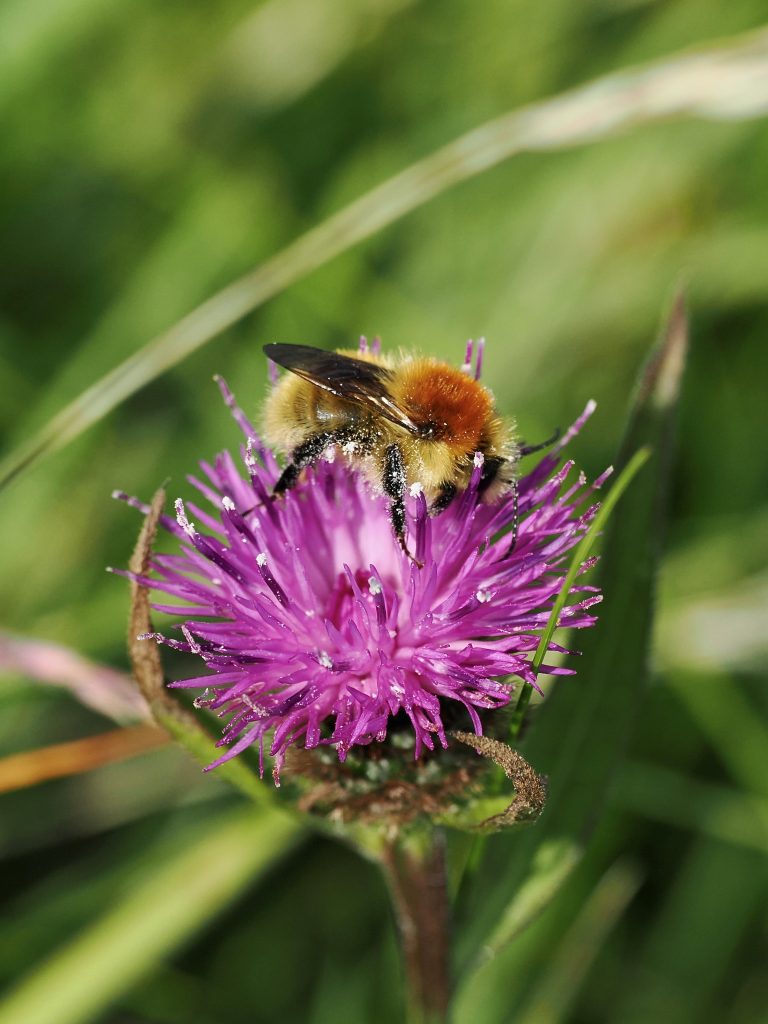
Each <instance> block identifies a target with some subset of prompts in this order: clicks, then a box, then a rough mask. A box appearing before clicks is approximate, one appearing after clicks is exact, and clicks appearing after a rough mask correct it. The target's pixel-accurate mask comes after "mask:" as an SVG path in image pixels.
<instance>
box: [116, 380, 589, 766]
mask: <svg viewBox="0 0 768 1024" xmlns="http://www.w3.org/2000/svg"><path fill="white" fill-rule="evenodd" d="M220 388H221V391H222V394H223V396H224V399H225V401H226V403H227V405H228V406H229V407H230V409H231V411H232V413H233V415H234V417H235V419H236V421H237V423H238V425H239V427H240V428H241V430H242V431H243V434H244V435H245V443H244V444H243V446H242V447H241V450H240V459H239V460H237V459H236V458H234V457H233V456H232V455H231V454H230V453H229V452H228V451H225V452H223V453H222V454H220V455H219V456H218V457H217V458H216V460H215V462H214V463H213V464H209V463H207V462H203V463H201V467H202V471H203V475H204V478H202V479H197V478H194V477H190V478H189V479H190V482H191V483H192V484H193V485H194V486H195V487H196V488H197V490H198V491H199V492H200V494H201V495H202V496H203V498H204V499H205V500H206V502H207V503H208V505H209V506H210V507H208V508H203V507H199V506H198V505H196V504H194V503H192V502H188V503H187V504H186V505H185V504H184V503H183V502H182V501H181V500H178V501H177V502H176V518H175V520H174V519H172V518H170V517H164V519H163V525H164V526H165V527H166V528H167V529H168V530H169V531H170V532H171V533H173V534H175V535H176V537H177V538H178V540H179V542H180V550H179V551H178V553H175V554H156V555H155V556H154V558H153V562H152V572H151V574H150V575H148V576H147V577H142V578H141V582H142V583H144V584H145V585H147V586H149V587H151V588H152V590H153V591H154V592H155V593H156V594H157V593H159V594H165V595H167V598H170V601H169V600H167V599H165V600H156V601H155V603H154V607H155V608H156V609H157V610H158V611H161V612H165V613H168V614H170V615H173V616H181V617H182V618H183V619H184V623H183V625H181V627H180V628H181V637H182V638H172V637H168V636H165V635H164V634H160V633H155V634H151V637H152V638H153V639H155V640H157V641H158V642H160V643H163V644H166V645H168V646H169V647H172V648H175V649H177V650H182V651H186V652H189V653H192V654H194V655H197V656H198V657H199V658H200V659H201V661H202V662H203V664H204V669H205V671H204V673H203V674H201V675H199V676H195V677H193V678H189V679H184V680H181V681H179V682H174V683H171V684H170V685H171V686H176V687H189V688H194V689H201V690H203V691H204V692H203V693H202V695H200V696H198V697H197V699H196V701H195V703H196V705H197V706H198V707H206V708H209V709H212V710H215V711H218V713H219V715H220V717H222V718H225V719H226V725H225V728H224V732H223V735H222V738H221V739H220V741H219V746H221V747H223V748H224V750H223V753H222V755H221V757H220V758H218V759H217V760H216V761H215V762H214V763H213V764H212V765H210V766H209V767H211V768H213V767H216V765H218V764H221V763H222V762H223V761H226V760H228V759H229V758H231V757H233V756H235V755H236V754H238V753H239V752H241V751H242V750H244V749H245V748H246V747H248V746H250V745H251V744H253V743H256V744H257V745H258V746H259V749H260V751H261V755H262V758H263V754H264V750H265V745H266V747H267V750H268V752H269V753H270V754H271V755H272V756H273V757H274V759H275V769H276V773H278V772H279V769H280V765H281V764H282V762H283V760H284V758H285V755H286V752H287V751H288V749H289V748H290V747H291V746H292V745H297V746H299V747H304V748H307V749H311V748H314V747H317V746H319V745H331V746H333V747H334V748H335V749H336V751H337V754H338V758H339V760H341V761H343V760H344V759H345V758H346V757H347V754H348V752H349V751H350V749H351V748H353V747H355V746H356V745H357V746H364V745H367V744H371V743H376V742H378V743H381V742H383V741H385V740H386V739H387V737H388V735H390V734H391V733H393V732H394V733H396V735H397V738H398V741H399V743H400V745H401V746H402V745H408V744H411V745H412V746H413V751H414V756H415V757H416V758H418V757H419V756H420V755H421V754H422V753H423V752H424V750H425V749H426V750H433V749H435V746H436V744H437V743H439V744H441V745H442V746H443V747H446V746H447V745H448V736H447V730H448V729H449V728H453V727H454V726H460V727H466V726H467V725H471V728H472V729H473V730H474V732H475V733H477V734H481V733H482V732H483V727H484V719H485V718H486V717H487V715H488V713H489V712H492V711H493V710H494V709H497V708H502V707H504V706H506V705H508V704H509V702H510V700H511V698H512V695H513V693H514V691H515V686H516V683H517V682H518V681H520V680H522V681H524V682H527V683H530V684H531V685H533V686H536V677H535V673H534V672H533V670H532V668H531V664H530V661H531V657H532V654H533V652H534V651H535V649H536V646H537V644H538V635H537V630H540V629H541V628H542V627H543V626H544V625H545V624H546V621H547V619H548V617H549V613H550V609H551V607H552V603H553V602H554V600H555V597H556V596H557V594H558V592H559V590H560V587H561V585H562V582H563V579H564V576H565V573H566V571H567V568H568V558H567V555H568V552H569V550H570V549H571V548H573V546H574V545H575V544H576V543H577V542H578V541H579V539H580V538H581V536H582V535H583V534H584V531H585V530H586V529H587V527H588V524H589V522H590V520H591V519H592V517H593V515H594V513H595V510H596V506H591V507H589V508H586V509H585V508H584V505H585V502H586V500H587V499H588V498H589V496H590V494H591V492H592V490H593V489H594V487H596V486H599V484H600V482H601V480H599V481H597V482H596V484H595V485H593V487H591V488H590V487H587V485H586V482H585V480H584V478H583V477H579V479H578V481H577V482H575V483H572V482H570V478H571V474H572V470H573V463H572V462H566V463H565V464H564V465H562V466H561V467H560V468H559V469H558V468H557V467H558V465H559V462H560V453H561V451H562V449H563V447H564V445H565V444H566V443H567V442H568V441H569V440H570V439H571V438H572V437H573V435H574V434H575V433H576V432H577V431H578V430H579V429H580V427H581V426H582V424H583V422H584V421H585V420H586V418H587V417H588V416H589V415H590V413H591V411H592V408H593V406H592V404H590V405H589V406H588V407H587V409H586V410H585V412H584V414H583V415H582V416H581V417H580V418H579V419H578V420H577V421H576V423H575V424H574V426H573V427H572V428H571V429H570V430H569V431H568V432H567V434H566V435H565V437H564V438H563V439H562V440H561V441H560V442H559V444H558V445H557V446H556V447H555V448H553V449H552V451H551V452H550V453H549V454H548V455H546V456H545V457H544V458H542V459H541V461H540V462H539V463H538V465H536V466H535V467H534V468H533V469H532V470H531V471H530V472H529V473H528V474H527V475H525V476H522V477H521V478H520V480H519V483H518V487H517V496H516V497H515V496H514V495H513V494H511V493H510V494H508V495H506V496H505V497H504V498H502V499H501V500H500V501H499V502H497V503H495V504H484V503H483V502H481V501H479V500H478V486H479V483H480V479H481V473H482V456H481V455H480V454H478V456H477V457H476V458H475V470H474V475H473V477H472V480H471V482H470V485H469V487H468V488H467V490H466V491H464V492H463V493H461V494H459V496H458V497H457V498H456V499H455V501H454V502H453V503H452V504H451V505H450V506H449V507H448V508H447V509H446V510H445V511H444V512H443V513H442V514H441V515H440V516H438V517H435V518H432V517H430V516H429V515H428V512H427V504H426V501H425V498H424V495H423V493H420V490H419V488H418V487H416V488H412V489H411V495H410V497H409V508H408V519H409V522H408V528H409V533H410V541H409V543H410V545H411V548H412V550H413V551H414V553H415V556H416V559H417V560H418V562H419V563H421V566H420V565H418V564H415V563H414V561H412V560H409V559H408V557H407V556H406V554H405V553H404V552H403V550H402V549H401V547H400V545H399V544H398V542H397V539H396V538H395V536H394V534H393V531H392V528H391V524H390V521H389V516H388V508H387V501H386V499H385V498H383V497H381V496H380V495H377V494H375V493H374V492H373V491H372V490H371V489H370V487H369V485H368V484H367V483H366V482H365V481H364V479H363V478H362V477H361V475H360V474H359V473H358V472H356V471H355V470H354V469H352V468H351V467H350V465H349V464H348V463H347V462H346V461H345V460H344V459H343V458H337V459H332V460H331V459H325V460H322V461H320V462H319V463H318V464H317V465H316V467H315V468H314V469H312V470H309V471H308V472H307V473H306V474H305V476H304V478H303V479H302V480H301V481H300V482H299V483H298V484H297V486H296V487H295V488H294V489H293V490H292V491H291V492H290V493H288V494H287V495H286V496H285V497H284V498H280V499H273V498H272V496H271V491H272V487H273V486H274V484H275V481H276V480H277V479H278V477H279V475H280V469H279V467H278V464H277V462H276V461H275V459H274V456H273V455H272V453H271V452H270V451H268V450H266V449H265V448H264V447H263V446H262V445H261V442H260V441H259V439H258V438H257V436H256V433H255V431H254V428H253V426H252V425H251V423H250V422H249V421H248V419H247V418H246V417H245V415H244V414H243V413H242V411H241V410H240V409H239V408H238V407H237V406H236V404H235V401H234V399H233V397H232V395H231V393H230V392H229V390H228V388H227V386H226V385H225V384H224V383H223V382H220ZM121 496H122V497H125V496H124V495H121ZM128 500H130V501H131V503H133V504H138V503H137V502H134V501H133V499H128ZM140 507H143V506H140ZM516 521H517V522H518V525H517V538H516V542H515V544H514V547H513V548H512V549H510V540H509V536H507V537H506V538H505V536H504V534H508V533H509V531H510V529H512V528H513V524H515V522H516ZM575 589H576V590H577V591H578V592H579V593H577V594H576V595H575V600H572V602H571V603H570V604H568V605H566V607H565V609H564V611H563V613H562V615H561V618H560V625H563V626H568V627H572V628H579V627H584V626H590V625H592V624H593V622H594V621H595V619H594V616H593V615H592V614H591V613H590V612H589V608H590V607H591V606H592V605H593V604H595V603H596V602H597V601H599V600H600V595H599V594H598V593H597V592H596V590H595V589H594V588H593V587H588V586H584V585H580V586H579V587H577V588H575ZM550 649H551V650H555V651H562V650H563V648H561V647H559V646H558V645H556V644H555V643H552V644H550ZM541 671H543V672H549V673H553V674H554V673H557V674H565V673H570V672H571V671H572V670H570V669H568V668H564V667H560V666H559V667H556V666H548V665H544V666H542V669H541ZM404 726H405V728H403V727H404Z"/></svg>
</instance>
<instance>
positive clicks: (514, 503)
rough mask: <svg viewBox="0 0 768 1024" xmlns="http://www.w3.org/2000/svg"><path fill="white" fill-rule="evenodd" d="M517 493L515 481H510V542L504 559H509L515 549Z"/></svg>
mask: <svg viewBox="0 0 768 1024" xmlns="http://www.w3.org/2000/svg"><path fill="white" fill-rule="evenodd" d="M518 498H519V491H518V486H517V480H513V481H512V540H511V541H510V543H509V547H508V548H507V552H506V554H505V555H504V557H505V558H509V556H510V555H511V554H512V552H513V551H514V550H515V548H516V547H517V527H518V523H519V518H520V517H519V503H518Z"/></svg>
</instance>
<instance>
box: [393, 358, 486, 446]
mask: <svg viewBox="0 0 768 1024" xmlns="http://www.w3.org/2000/svg"><path fill="white" fill-rule="evenodd" d="M391 394H392V398H393V399H394V400H395V402H396V403H397V404H398V406H399V407H400V408H402V409H404V410H406V411H407V412H408V415H409V416H410V418H411V419H412V420H413V422H414V423H418V424H419V425H421V424H426V423H428V424H431V425H433V429H434V433H433V435H432V436H433V437H434V440H436V441H442V442H443V443H444V444H446V445H448V447H449V448H450V449H452V450H454V451H455V452H456V453H457V454H459V453H465V452H473V451H475V450H476V449H477V448H478V447H479V446H480V441H481V435H482V433H483V428H484V427H486V426H487V424H488V422H489V420H491V419H492V418H493V399H492V397H491V394H490V392H489V391H488V389H487V388H485V387H483V385H482V384H480V383H479V381H476V380H473V379H472V378H471V377H468V376H467V374H466V373H463V372H462V371H461V370H458V369H455V368H454V367H452V366H449V365H448V364H446V363H442V362H439V361H438V360H436V359H413V360H411V361H410V362H406V363H403V364H401V366H400V367H399V369H398V372H397V374H396V376H395V379H394V380H393V382H392V387H391Z"/></svg>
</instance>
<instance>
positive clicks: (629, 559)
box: [460, 297, 687, 1006]
mask: <svg viewBox="0 0 768 1024" xmlns="http://www.w3.org/2000/svg"><path fill="white" fill-rule="evenodd" d="M686 348H687V318H686V315H685V310H684V305H683V301H682V298H681V297H678V298H677V299H676V301H675V303H674V306H673V309H672V312H671V315H670V317H669V320H668V322H667V326H666V329H665V331H664V333H663V336H662V338H661V340H660V342H659V344H658V345H657V346H656V348H655V349H654V351H653V353H652V355H651V359H650V361H649V363H648V366H647V369H646V370H645V372H644V374H643V375H642V377H641V381H640V385H639V388H638V392H637V395H636V398H635V402H634V406H633V412H632V415H631V417H630V422H629V425H628V428H627V432H626V435H625V438H624V442H623V445H622V448H621V452H620V454H619V458H618V460H617V463H618V466H619V467H620V468H621V467H624V466H626V465H627V464H628V462H629V461H630V459H631V457H632V454H633V453H635V452H636V451H637V450H638V448H640V447H644V446H648V447H650V448H651V449H652V451H653V455H652V458H651V460H650V463H649V470H650V471H648V470H647V471H646V472H644V473H643V474H641V475H640V476H639V477H638V479H637V480H636V482H635V486H634V487H633V490H632V500H631V501H630V502H625V504H624V505H623V506H622V512H621V514H620V515H617V516H614V517H612V519H611V520H610V522H609V524H608V528H607V530H606V533H605V539H604V544H603V558H602V566H601V584H602V587H603V589H604V591H605V594H606V601H605V604H604V606H603V612H602V615H601V620H600V624H599V626H598V627H597V628H596V629H595V630H594V631H593V635H592V636H591V637H589V638H587V640H586V641H585V643H584V647H585V654H584V659H583V661H584V663H583V664H582V665H581V666H580V672H579V676H578V679H577V680H574V681H573V685H570V684H565V685H559V686H558V687H556V688H555V690H554V692H553V695H552V697H551V698H550V700H549V701H548V702H547V706H546V708H545V710H544V711H543V712H542V714H541V717H540V719H539V721H538V722H537V723H536V726H535V728H533V729H532V730H531V731H530V735H529V736H527V737H526V739H525V742H524V743H523V744H522V745H521V750H522V751H523V753H524V756H525V757H526V758H527V759H528V760H530V762H531V763H532V764H533V765H534V766H535V767H536V769H537V770H538V771H544V772H546V773H547V774H548V775H549V779H550V796H549V801H548V804H547V807H546V808H545V810H544V812H543V814H542V816H541V818H540V820H539V822H538V823H537V825H536V826H535V827H534V828H532V829H530V830H529V831H528V832H523V833H518V834H512V835H502V836H498V837H496V838H494V840H493V841H492V842H488V844H487V846H486V852H485V856H484V858H483V860H482V861H481V862H480V864H479V867H478V871H477V876H476V881H475V884H474V892H473V893H472V894H471V904H472V906H473V907H474V909H475V912H474V914H473V920H472V923H471V926H470V927H467V928H466V929H465V930H464V931H463V932H461V935H462V940H463V942H462V947H463V948H462V950H461V951H460V955H462V956H463V957H464V958H465V959H464V965H465V967H466V965H467V964H468V962H469V960H470V958H471V957H473V951H474V950H477V949H483V950H484V954H485V962H486V963H487V961H488V960H489V959H491V958H493V957H494V956H495V955H496V954H497V953H498V952H499V951H500V950H501V949H502V948H503V947H504V946H505V945H506V944H507V942H508V941H509V940H510V938H511V937H512V934H513V932H511V931H510V930H509V928H508V927H507V925H506V917H505V914H504V913H503V912H502V915H501V916H499V913H498V907H499V905H500V904H501V905H502V906H503V905H504V902H506V901H514V899H515V894H516V893H517V892H518V891H519V889H520V887H521V886H522V885H524V884H525V880H526V879H527V878H528V877H529V874H530V872H531V865H532V863H533V862H534V858H535V856H536V851H537V850H538V849H539V848H540V847H541V846H542V845H543V844H545V843H551V842H553V841H559V842H567V841H569V840H570V841H571V842H572V843H575V844H577V845H578V846H580V847H581V848H583V847H584V846H585V842H586V839H587V837H588V835H589V832H590V831H591V829H592V827H593V826H594V825H595V823H596V821H597V820H598V818H599V815H600V813H601V810H602V808H603V807H604V805H605V803H606V800H607V797H608V794H609V789H610V786H611V782H612V780H613V778H614V777H615V775H616V768H617V765H618V763H619V761H620V759H621V757H622V755H623V753H624V749H625V747H626V741H627V737H628V733H629V730H630V727H631V724H632V722H633V719H634V717H635V715H636V711H637V707H638V703H639V697H640V693H641V689H642V686H643V683H644V681H645V678H646V675H647V656H648V650H649V643H650V637H651V624H652V617H653V603H654V582H655V573H656V568H657V565H658V560H659V554H660V550H661V537H662V533H663V522H664V513H665V495H666V491H667V486H668V482H669V476H670V463H671V453H672V450H673V438H674V421H675V415H674V413H675V408H676V404H677V398H678V394H679V389H680V383H681V374H682V369H683V364H684V360H685V353H686ZM475 967H476V969H475V970H474V973H471V974H468V975H467V978H466V980H465V983H464V986H463V989H462V990H461V991H460V1000H465V1001H466V1002H464V1003H463V1005H465V1006H471V1005H472V1001H473V1000H475V999H476V998H479V993H480V992H481V991H483V988H482V986H483V984H484V983H485V981H487V982H488V983H491V984H493V983H496V984H503V976H504V972H499V971H493V972H489V975H490V976H489V977H488V978H487V979H484V978H483V975H484V973H485V972H484V968H483V966H482V964H480V965H479V966H478V965H477V964H476V965H475Z"/></svg>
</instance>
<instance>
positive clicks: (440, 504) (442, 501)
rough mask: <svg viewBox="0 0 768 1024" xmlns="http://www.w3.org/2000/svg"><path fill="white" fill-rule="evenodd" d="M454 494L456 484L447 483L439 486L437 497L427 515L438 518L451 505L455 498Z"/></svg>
mask: <svg viewBox="0 0 768 1024" xmlns="http://www.w3.org/2000/svg"><path fill="white" fill-rule="evenodd" d="M456 493H457V488H456V484H452V483H449V482H448V481H446V482H444V483H442V484H440V488H439V489H438V492H437V497H436V498H435V500H434V501H433V502H432V504H431V505H430V506H429V514H430V515H431V516H439V515H440V513H441V512H445V510H446V509H447V508H448V506H449V505H450V504H451V502H452V501H453V499H454V498H455V497H456Z"/></svg>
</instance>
